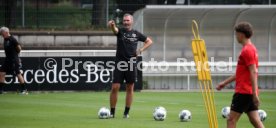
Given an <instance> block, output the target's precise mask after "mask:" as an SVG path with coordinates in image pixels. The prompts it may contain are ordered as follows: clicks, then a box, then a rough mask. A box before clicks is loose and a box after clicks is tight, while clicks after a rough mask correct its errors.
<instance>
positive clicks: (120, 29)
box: [115, 28, 122, 36]
mask: <svg viewBox="0 0 276 128" xmlns="http://www.w3.org/2000/svg"><path fill="white" fill-rule="evenodd" d="M121 32H122V28H118V33H117V34H115V35H116V36H119V35H120V33H121Z"/></svg>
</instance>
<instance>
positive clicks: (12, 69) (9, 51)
mask: <svg viewBox="0 0 276 128" xmlns="http://www.w3.org/2000/svg"><path fill="white" fill-rule="evenodd" d="M0 33H1V35H2V36H3V38H4V50H5V55H6V58H5V61H4V63H3V64H2V66H1V68H0V94H2V93H3V87H4V85H5V75H6V74H11V75H15V76H16V77H17V78H18V80H19V82H20V93H21V94H28V92H27V90H26V88H25V82H24V78H23V76H22V74H21V73H20V67H21V60H20V58H19V56H18V54H19V53H20V51H21V46H20V44H19V43H18V41H17V40H16V39H15V38H14V37H13V36H12V35H10V32H9V29H8V28H7V27H1V28H0Z"/></svg>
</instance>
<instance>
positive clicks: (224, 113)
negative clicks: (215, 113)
mask: <svg viewBox="0 0 276 128" xmlns="http://www.w3.org/2000/svg"><path fill="white" fill-rule="evenodd" d="M229 114H230V107H228V106H227V107H224V108H222V109H221V115H222V117H223V118H229Z"/></svg>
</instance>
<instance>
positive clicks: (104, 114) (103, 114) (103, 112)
mask: <svg viewBox="0 0 276 128" xmlns="http://www.w3.org/2000/svg"><path fill="white" fill-rule="evenodd" d="M98 117H99V118H100V119H108V118H109V117H110V110H109V109H108V108H106V107H101V108H100V110H99V111H98Z"/></svg>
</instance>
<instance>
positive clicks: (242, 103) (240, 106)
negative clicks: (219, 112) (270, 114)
mask: <svg viewBox="0 0 276 128" xmlns="http://www.w3.org/2000/svg"><path fill="white" fill-rule="evenodd" d="M231 110H233V111H235V112H238V113H243V112H245V113H248V112H250V111H255V110H258V106H256V105H255V104H254V103H253V95H252V94H240V93H235V94H234V95H233V99H232V104H231Z"/></svg>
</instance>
